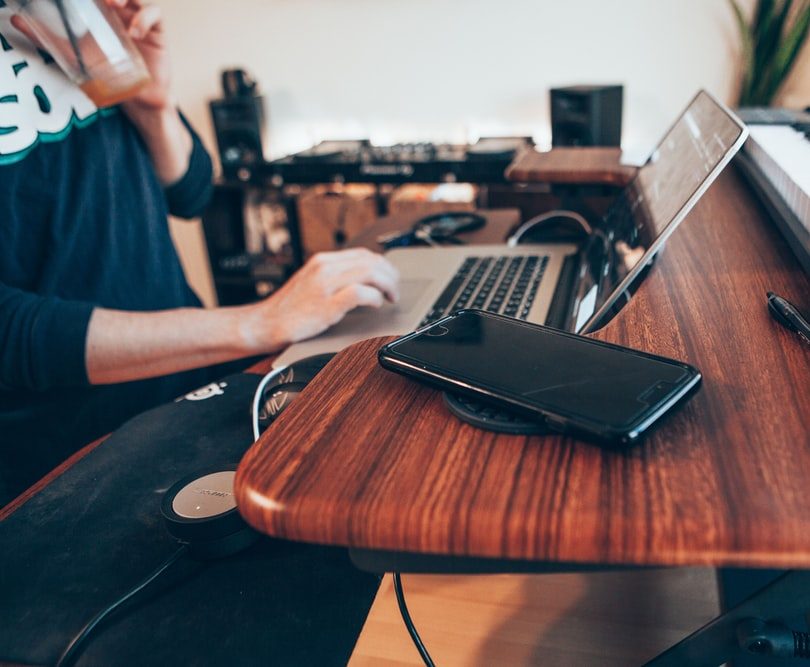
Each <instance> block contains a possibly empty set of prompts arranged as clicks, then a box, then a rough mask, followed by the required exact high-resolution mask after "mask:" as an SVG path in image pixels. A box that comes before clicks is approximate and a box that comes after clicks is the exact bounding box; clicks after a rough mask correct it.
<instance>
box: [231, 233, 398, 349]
mask: <svg viewBox="0 0 810 667" xmlns="http://www.w3.org/2000/svg"><path fill="white" fill-rule="evenodd" d="M398 299H399V273H398V271H397V270H396V268H395V267H394V266H393V265H392V264H391V263H390V262H389V261H388V260H387V259H385V258H384V257H383V256H382V255H378V254H375V253H373V252H371V251H370V250H365V249H363V248H356V249H351V250H342V251H339V252H328V253H320V254H318V255H315V256H314V257H313V258H312V259H310V260H309V261H308V262H307V263H306V264H305V265H304V266H303V267H302V268H301V269H300V270H299V271H298V272H297V273H295V274H294V275H293V276H292V278H290V280H289V281H288V282H287V283H285V284H284V286H283V287H281V289H279V290H278V292H276V293H275V294H273V295H272V296H270V297H268V298H267V299H265V300H264V301H262V302H261V303H258V304H254V305H251V306H247V307H246V308H247V309H249V315H248V317H247V319H246V320H245V321H244V323H243V324H244V325H245V326H246V327H247V329H246V331H247V336H248V338H249V342H250V348H251V349H252V350H253V351H254V352H255V353H262V352H273V351H276V350H280V349H281V348H283V347H285V346H287V345H289V344H291V343H295V342H296V341H299V340H303V339H305V338H311V337H312V336H316V335H318V334H319V333H321V332H323V331H325V330H326V329H328V328H329V327H330V326H332V325H333V324H336V323H338V322H339V321H340V320H342V319H343V317H344V316H345V315H346V313H348V312H349V311H350V310H353V309H354V308H356V307H358V306H372V307H375V308H379V307H380V306H382V305H383V303H384V302H385V301H386V300H387V301H390V302H392V303H393V302H396V301H397V300H398Z"/></svg>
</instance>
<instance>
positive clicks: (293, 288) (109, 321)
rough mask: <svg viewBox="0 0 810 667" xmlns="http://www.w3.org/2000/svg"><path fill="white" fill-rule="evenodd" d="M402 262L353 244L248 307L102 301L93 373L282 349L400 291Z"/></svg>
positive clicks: (184, 365)
mask: <svg viewBox="0 0 810 667" xmlns="http://www.w3.org/2000/svg"><path fill="white" fill-rule="evenodd" d="M397 283H398V275H397V271H396V269H395V268H394V267H393V266H392V265H391V264H390V263H389V262H388V261H387V260H385V259H384V258H383V257H382V256H381V255H376V254H374V253H372V252H370V251H368V250H363V249H354V250H344V251H342V252H335V253H324V254H321V255H316V256H315V257H314V258H313V259H312V260H310V261H309V262H308V263H307V264H305V265H304V267H303V268H302V269H301V270H300V271H299V272H298V273H296V274H295V275H294V276H293V277H292V278H291V279H290V280H289V281H288V282H287V283H286V284H285V285H284V286H283V287H282V288H281V289H280V290H279V291H278V292H277V293H276V294H274V295H273V296H271V297H269V298H267V299H265V300H264V301H262V302H259V303H256V304H251V305H248V306H239V307H232V308H217V309H213V310H203V309H197V308H183V309H175V310H167V311H160V312H152V313H134V312H124V311H114V310H107V309H103V308H96V309H95V310H94V311H93V314H92V317H91V318H90V324H89V327H88V331H87V347H86V353H85V356H86V363H87V377H88V379H89V381H90V383H91V384H110V383H117V382H127V381H130V380H141V379H145V378H151V377H156V376H160V375H167V374H170V373H176V372H179V371H184V370H189V369H191V368H198V367H201V366H207V365H211V364H216V363H221V362H225V361H231V360H234V359H240V358H243V357H248V356H253V355H257V354H267V353H271V352H276V351H278V350H281V349H282V348H284V347H286V346H287V345H289V344H291V343H294V342H296V341H299V340H302V339H305V338H310V337H312V336H315V335H317V334H319V333H321V332H322V331H324V330H325V329H327V328H328V327H329V326H331V325H332V324H335V323H337V322H338V321H340V320H341V319H342V318H343V316H344V315H345V314H346V313H347V312H348V311H350V310H352V309H353V308H355V307H357V306H374V307H379V306H381V305H382V304H383V303H384V301H385V299H388V300H389V301H395V300H397V298H398V284H397Z"/></svg>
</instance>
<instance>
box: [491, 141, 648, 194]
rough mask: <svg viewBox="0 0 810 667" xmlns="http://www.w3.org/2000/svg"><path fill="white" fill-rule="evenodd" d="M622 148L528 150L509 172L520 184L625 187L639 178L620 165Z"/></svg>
mask: <svg viewBox="0 0 810 667" xmlns="http://www.w3.org/2000/svg"><path fill="white" fill-rule="evenodd" d="M621 152H622V151H621V149H620V148H598V147H596V148H555V149H553V150H550V151H536V150H533V149H532V150H527V151H524V152H523V153H521V154H520V155H519V156H517V157H516V158H515V161H514V162H513V163H512V164H511V165H509V168H508V169H507V170H506V178H507V179H509V180H510V181H517V182H524V183H525V182H540V183H550V184H552V185H582V184H590V185H615V186H619V187H623V186H625V185H627V184H628V183H629V182H630V181H631V180H632V179H633V177H634V176H635V175H636V171H637V170H636V168H635V167H630V166H626V165H622V164H619V158H620V157H621Z"/></svg>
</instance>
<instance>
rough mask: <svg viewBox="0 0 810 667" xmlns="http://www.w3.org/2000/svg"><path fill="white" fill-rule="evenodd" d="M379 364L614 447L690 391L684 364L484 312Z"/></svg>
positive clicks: (406, 343) (391, 350)
mask: <svg viewBox="0 0 810 667" xmlns="http://www.w3.org/2000/svg"><path fill="white" fill-rule="evenodd" d="M378 358H379V362H380V365H382V366H383V368H386V369H388V370H391V371H394V372H396V373H401V374H403V375H408V376H411V377H414V378H416V379H418V380H422V381H425V382H428V383H430V384H433V385H435V386H438V387H440V388H442V389H445V390H448V391H450V392H456V393H460V394H465V395H467V396H471V397H474V398H477V399H479V400H482V401H484V402H489V403H492V404H494V405H497V406H499V407H502V408H506V409H508V410H512V411H513V412H515V413H517V414H521V415H523V416H526V417H529V418H532V419H536V420H539V421H540V422H542V423H545V424H546V425H547V426H548V427H549V428H550V429H552V430H556V431H560V432H565V433H572V434H576V435H580V436H584V437H587V438H592V439H596V440H598V441H600V442H604V443H609V444H612V445H621V444H630V443H634V442H636V441H638V440H639V439H640V438H641V437H642V436H643V435H644V434H645V433H646V432H647V431H648V430H649V429H650V427H651V426H652V425H653V424H655V423H656V422H657V421H658V420H659V419H660V418H661V417H662V416H663V415H664V414H666V413H667V411H669V410H670V409H671V408H672V407H673V406H675V405H676V404H677V403H678V402H679V401H681V400H682V399H684V398H685V397H686V396H688V395H689V394H690V393H691V392H692V391H694V390H696V389H697V388H698V387H699V385H700V381H701V376H700V372H699V371H698V370H697V369H696V368H694V367H692V366H689V365H688V364H684V363H681V362H679V361H674V360H672V359H667V358H665V357H659V356H656V355H653V354H647V353H645V352H638V351H636V350H631V349H629V348H626V347H620V346H618V345H611V344H610V343H603V342H600V341H596V340H592V339H590V338H586V337H584V336H577V335H575V334H570V333H566V332H564V331H560V330H558V329H553V328H551V327H545V326H540V325H537V324H530V323H528V322H522V321H520V320H516V319H514V318H511V317H504V316H502V315H495V314H493V313H487V312H484V311H480V310H461V311H458V312H456V313H454V314H452V315H450V316H449V317H445V318H443V319H441V320H438V321H437V322H435V323H433V324H431V325H429V326H426V327H423V328H421V329H419V330H417V331H415V332H414V333H411V334H408V335H407V336H403V337H402V338H399V339H398V340H395V341H393V342H392V343H389V344H388V345H386V346H385V347H383V348H382V349H380V351H379V353H378Z"/></svg>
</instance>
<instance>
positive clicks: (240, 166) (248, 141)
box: [210, 70, 266, 181]
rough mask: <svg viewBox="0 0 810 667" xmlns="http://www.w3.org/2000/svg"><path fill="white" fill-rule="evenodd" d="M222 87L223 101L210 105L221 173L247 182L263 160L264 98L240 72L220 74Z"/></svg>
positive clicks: (254, 85)
mask: <svg viewBox="0 0 810 667" xmlns="http://www.w3.org/2000/svg"><path fill="white" fill-rule="evenodd" d="M222 87H223V93H224V97H223V98H222V99H218V100H212V101H211V102H210V108H211V118H212V120H213V123H214V131H215V132H216V136H217V147H218V148H219V159H220V163H221V164H222V173H223V175H224V176H225V178H238V179H239V180H243V181H247V180H250V177H251V174H252V171H253V167H254V166H256V165H258V164H260V163H261V162H262V161H263V159H264V146H263V145H262V133H263V130H264V124H265V120H266V118H265V107H264V97H262V96H261V95H259V94H258V93H257V90H256V84H255V82H253V81H252V80H251V79H250V77H248V75H247V74H245V72H244V71H242V70H226V71H225V72H223V73H222Z"/></svg>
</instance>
